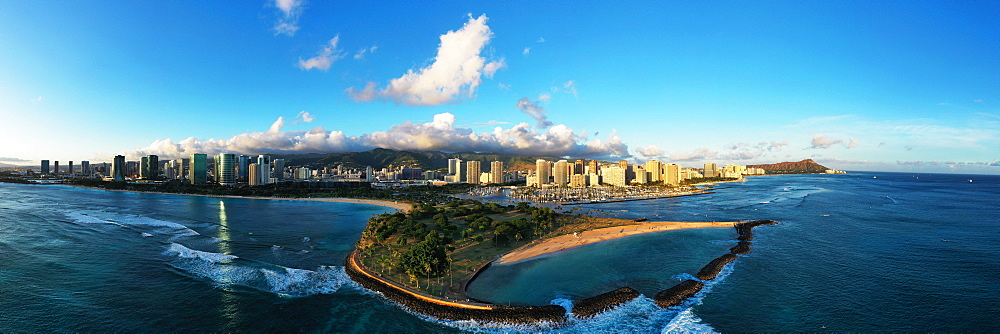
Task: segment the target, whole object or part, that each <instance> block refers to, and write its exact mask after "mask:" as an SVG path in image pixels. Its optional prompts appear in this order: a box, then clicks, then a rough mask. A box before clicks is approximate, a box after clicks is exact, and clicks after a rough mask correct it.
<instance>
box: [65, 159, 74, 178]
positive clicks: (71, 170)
mask: <svg viewBox="0 0 1000 334" xmlns="http://www.w3.org/2000/svg"><path fill="white" fill-rule="evenodd" d="M67 167H69V171H68V172H67V173H66V174H69V175H73V160H70V161H69V165H68V166H67Z"/></svg>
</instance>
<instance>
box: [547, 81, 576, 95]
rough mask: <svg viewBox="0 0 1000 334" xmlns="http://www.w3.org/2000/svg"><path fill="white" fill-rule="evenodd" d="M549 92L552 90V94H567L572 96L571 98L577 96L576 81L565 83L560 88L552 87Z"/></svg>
mask: <svg viewBox="0 0 1000 334" xmlns="http://www.w3.org/2000/svg"><path fill="white" fill-rule="evenodd" d="M551 90H552V92H553V93H560V92H561V93H567V94H572V95H573V96H577V92H576V81H574V80H570V81H566V83H564V84H562V86H552V89H551Z"/></svg>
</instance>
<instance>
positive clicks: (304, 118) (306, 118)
mask: <svg viewBox="0 0 1000 334" xmlns="http://www.w3.org/2000/svg"><path fill="white" fill-rule="evenodd" d="M314 120H316V117H315V116H313V115H312V114H310V113H309V112H308V111H305V110H303V111H300V112H299V114H298V115H296V116H295V122H292V124H299V123H312V121H314Z"/></svg>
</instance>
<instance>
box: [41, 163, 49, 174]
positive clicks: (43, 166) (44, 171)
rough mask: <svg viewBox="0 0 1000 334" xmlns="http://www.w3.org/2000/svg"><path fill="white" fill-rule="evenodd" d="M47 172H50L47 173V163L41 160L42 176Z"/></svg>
mask: <svg viewBox="0 0 1000 334" xmlns="http://www.w3.org/2000/svg"><path fill="white" fill-rule="evenodd" d="M49 172H50V171H49V161H48V160H42V174H48V173H49Z"/></svg>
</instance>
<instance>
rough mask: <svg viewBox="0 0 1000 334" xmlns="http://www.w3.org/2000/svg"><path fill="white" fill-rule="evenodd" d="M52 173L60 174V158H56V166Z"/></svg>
mask: <svg viewBox="0 0 1000 334" xmlns="http://www.w3.org/2000/svg"><path fill="white" fill-rule="evenodd" d="M52 174H56V175H59V160H56V165H55V168H53V169H52Z"/></svg>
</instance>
